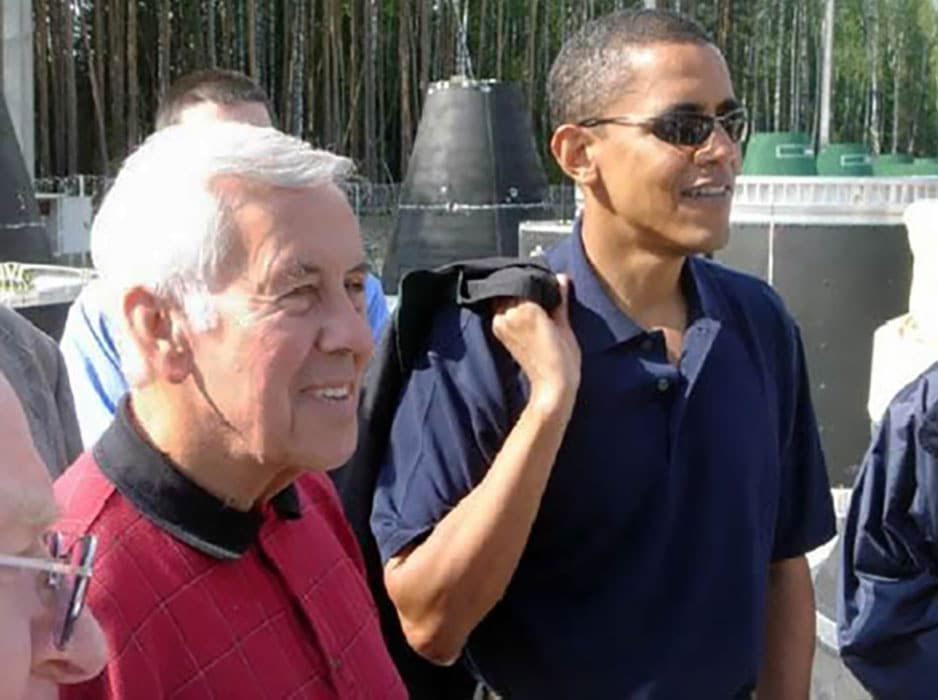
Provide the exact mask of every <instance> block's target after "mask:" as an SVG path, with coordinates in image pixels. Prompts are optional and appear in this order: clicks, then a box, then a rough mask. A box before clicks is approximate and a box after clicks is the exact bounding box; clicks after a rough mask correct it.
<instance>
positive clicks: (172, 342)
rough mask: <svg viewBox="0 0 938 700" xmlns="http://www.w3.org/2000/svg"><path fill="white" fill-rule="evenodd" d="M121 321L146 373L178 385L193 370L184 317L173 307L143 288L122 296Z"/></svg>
mask: <svg viewBox="0 0 938 700" xmlns="http://www.w3.org/2000/svg"><path fill="white" fill-rule="evenodd" d="M123 312H124V320H125V321H126V323H127V328H128V329H129V331H130V336H131V338H132V340H133V342H134V344H135V345H136V346H137V350H138V352H140V354H141V356H142V359H143V361H144V363H145V364H146V366H147V368H148V371H149V372H150V373H151V374H152V375H153V376H154V378H159V379H161V380H163V381H168V382H171V383H173V384H179V383H182V382H183V381H185V379H186V378H187V377H188V376H189V374H190V372H191V371H192V350H191V347H190V345H189V342H188V337H187V328H185V324H184V322H183V316H182V314H180V313H179V312H178V310H177V309H176V307H175V306H174V305H173V304H170V303H168V302H167V301H166V300H164V299H161V298H160V297H157V296H156V295H154V294H153V293H152V292H151V291H150V290H148V289H145V288H143V287H132V288H131V289H129V290H127V292H126V293H125V294H124V299H123Z"/></svg>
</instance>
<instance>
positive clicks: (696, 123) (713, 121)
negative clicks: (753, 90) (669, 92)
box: [577, 107, 749, 146]
mask: <svg viewBox="0 0 938 700" xmlns="http://www.w3.org/2000/svg"><path fill="white" fill-rule="evenodd" d="M717 123H719V124H720V126H722V127H723V130H724V131H725V132H726V135H727V136H729V138H730V141H732V142H733V143H739V142H740V141H742V140H743V139H744V138H745V137H746V129H747V126H748V124H749V115H748V114H747V112H746V108H745V107H739V108H737V109H734V110H732V111H731V112H727V113H726V114H721V115H719V116H716V117H713V116H711V115H709V114H701V113H699V112H666V113H664V114H659V115H658V116H657V117H648V118H640V117H634V116H631V115H622V116H618V117H594V118H592V119H584V120H583V121H581V122H578V124H577V126H582V127H586V128H590V127H593V126H600V125H602V124H621V125H623V126H641V127H644V128H646V129H648V130H649V131H650V132H651V133H652V134H654V135H655V136H656V137H657V138H659V139H661V140H662V141H664V142H665V143H670V144H672V145H674V146H701V145H703V144H704V143H705V142H706V140H707V139H709V138H710V134H712V133H713V130H714V129H715V128H716V125H717Z"/></svg>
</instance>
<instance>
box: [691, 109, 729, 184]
mask: <svg viewBox="0 0 938 700" xmlns="http://www.w3.org/2000/svg"><path fill="white" fill-rule="evenodd" d="M740 154H741V151H740V147H739V144H738V143H736V142H735V141H733V139H731V138H730V135H729V133H728V132H727V131H726V129H725V128H724V127H723V124H721V123H720V122H719V121H718V122H716V123H715V124H714V125H713V131H712V132H711V133H710V136H708V137H707V140H706V141H704V143H703V144H701V146H700V148H698V149H697V152H696V153H695V154H694V159H695V160H696V161H697V162H698V163H712V162H720V163H729V164H730V165H731V166H732V168H733V172H734V173H735V172H739V164H740V163H739V161H740Z"/></svg>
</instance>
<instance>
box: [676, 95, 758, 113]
mask: <svg viewBox="0 0 938 700" xmlns="http://www.w3.org/2000/svg"><path fill="white" fill-rule="evenodd" d="M739 107H740V104H739V101H738V100H737V99H736V98H733V97H729V98H727V99H725V100H723V101H722V102H721V103H720V104H718V105H717V108H716V113H717V114H726V113H727V112H732V111H733V110H734V109H739ZM674 112H678V113H691V114H705V113H706V112H707V108H706V106H705V105H702V104H700V103H699V102H678V103H677V104H673V105H670V106H668V107H667V108H666V109H665V110H664V113H665V114H671V113H674Z"/></svg>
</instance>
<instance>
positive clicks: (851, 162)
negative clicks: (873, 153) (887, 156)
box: [817, 143, 873, 177]
mask: <svg viewBox="0 0 938 700" xmlns="http://www.w3.org/2000/svg"><path fill="white" fill-rule="evenodd" d="M817 173H818V175H838V176H840V177H866V176H869V175H872V174H873V159H872V158H871V157H870V149H869V148H867V147H866V145H865V144H862V143H832V144H829V145H827V146H825V147H824V148H822V149H821V152H820V153H819V154H818V157H817Z"/></svg>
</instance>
